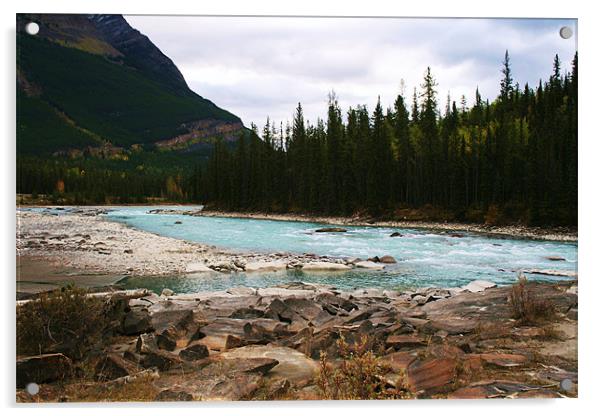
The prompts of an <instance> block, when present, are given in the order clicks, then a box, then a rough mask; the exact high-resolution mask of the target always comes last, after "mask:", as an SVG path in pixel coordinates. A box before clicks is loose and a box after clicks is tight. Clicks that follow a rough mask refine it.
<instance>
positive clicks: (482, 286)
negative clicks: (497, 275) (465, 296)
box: [462, 280, 497, 293]
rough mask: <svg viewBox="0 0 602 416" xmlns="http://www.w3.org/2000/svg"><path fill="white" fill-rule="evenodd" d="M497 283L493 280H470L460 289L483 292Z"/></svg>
mask: <svg viewBox="0 0 602 416" xmlns="http://www.w3.org/2000/svg"><path fill="white" fill-rule="evenodd" d="M496 286H497V285H496V284H495V283H493V282H488V281H486V280H475V281H473V282H470V283H469V284H467V285H466V286H464V287H462V289H466V290H468V291H469V292H471V293H476V292H483V291H484V290H486V289H491V288H493V287H496Z"/></svg>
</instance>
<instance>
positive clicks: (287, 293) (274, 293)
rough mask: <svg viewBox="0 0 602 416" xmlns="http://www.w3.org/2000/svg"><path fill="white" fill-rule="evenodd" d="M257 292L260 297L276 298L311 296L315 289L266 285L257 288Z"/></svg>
mask: <svg viewBox="0 0 602 416" xmlns="http://www.w3.org/2000/svg"><path fill="white" fill-rule="evenodd" d="M257 294H258V295H259V296H261V297H277V298H288V297H291V296H297V297H303V298H304V297H311V296H313V295H315V294H316V292H315V290H304V289H298V290H296V289H283V288H280V287H266V288H260V289H257Z"/></svg>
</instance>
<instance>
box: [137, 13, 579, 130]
mask: <svg viewBox="0 0 602 416" xmlns="http://www.w3.org/2000/svg"><path fill="white" fill-rule="evenodd" d="M126 19H127V21H128V22H129V23H130V24H131V25H132V26H133V27H134V28H136V29H138V30H140V32H142V33H143V34H145V35H147V36H148V37H149V38H150V39H151V41H153V42H154V43H155V45H157V46H158V47H159V48H160V49H161V50H162V51H163V53H165V54H166V55H167V56H169V57H170V58H171V59H172V60H173V61H174V62H175V64H176V65H177V66H178V68H179V69H180V71H181V72H182V74H183V75H184V78H186V81H187V82H188V85H189V86H190V88H192V89H193V90H194V91H195V92H197V93H198V94H200V95H202V96H203V97H206V98H208V99H210V100H211V101H213V102H214V103H215V104H217V105H218V106H220V107H222V108H225V109H227V110H229V111H231V112H232V113H234V114H236V115H238V116H239V117H241V118H242V120H243V122H244V123H245V125H247V126H249V125H250V123H251V122H254V123H255V124H257V125H259V126H260V127H261V126H263V124H265V120H266V117H267V116H269V117H270V118H271V119H272V120H274V121H275V122H276V123H277V124H278V123H279V122H280V121H283V122H286V120H291V119H292V114H293V112H294V109H295V107H296V105H297V102H301V103H302V105H303V108H304V112H305V116H306V117H307V118H308V119H310V120H311V121H312V122H313V121H315V120H316V119H317V118H318V117H324V116H325V113H326V102H327V94H328V92H329V91H331V90H334V91H335V92H336V94H337V96H338V98H339V102H340V104H341V106H342V108H343V109H344V110H346V109H347V108H348V107H349V106H356V105H357V104H366V105H368V106H369V108H370V109H372V108H373V106H374V105H375V104H376V100H377V97H378V96H379V95H380V97H381V101H382V102H383V105H384V106H385V107H387V106H391V105H392V103H393V101H394V99H395V96H396V95H397V94H398V93H399V92H400V90H401V85H402V82H401V80H402V79H403V80H404V82H403V84H404V85H405V88H404V90H405V91H404V92H405V96H406V97H408V98H409V97H411V94H412V92H413V88H414V87H418V88H419V86H420V83H421V81H422V77H423V76H424V72H425V70H426V67H427V66H430V67H431V70H432V72H433V74H434V76H435V79H436V81H437V83H438V92H439V96H438V98H439V103H440V106H442V105H443V104H444V103H445V100H446V96H447V93H448V91H449V93H450V94H451V98H452V100H456V101H458V102H459V101H460V98H461V96H462V95H463V94H464V95H466V97H467V99H468V102H469V103H472V102H473V101H474V100H473V97H474V94H475V88H476V87H477V86H478V87H479V90H480V92H481V95H482V96H483V97H485V98H489V99H493V98H495V96H496V95H497V92H498V90H499V80H500V77H501V73H500V67H501V62H502V59H503V56H504V51H505V50H506V49H507V50H508V51H509V53H510V60H511V64H512V71H513V77H514V79H515V81H519V82H520V84H521V86H522V85H524V83H525V82H528V83H529V84H530V85H536V83H537V82H538V81H539V79H540V78H543V79H546V78H548V77H549V75H550V73H551V70H552V60H553V57H554V55H555V54H558V55H559V57H560V60H561V62H562V66H563V68H562V69H563V71H567V70H568V69H569V68H570V64H571V60H572V58H573V54H574V53H575V50H576V33H577V22H576V21H575V20H553V19H541V20H533V19H528V20H526V19H525V20H521V19H393V18H391V19H383V18H345V19H334V18H271V17H256V18H250V17H201V16H195V17H182V16H126ZM562 26H569V27H571V28H572V29H573V32H574V33H575V35H573V37H572V38H571V39H569V40H564V39H562V38H561V37H560V36H559V30H560V28H561V27H562Z"/></svg>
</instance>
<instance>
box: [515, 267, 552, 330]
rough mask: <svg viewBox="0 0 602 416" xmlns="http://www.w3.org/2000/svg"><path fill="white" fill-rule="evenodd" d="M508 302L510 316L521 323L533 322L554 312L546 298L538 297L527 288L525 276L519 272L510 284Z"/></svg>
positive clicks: (543, 318)
mask: <svg viewBox="0 0 602 416" xmlns="http://www.w3.org/2000/svg"><path fill="white" fill-rule="evenodd" d="M509 303H510V306H511V308H512V317H513V318H515V319H518V320H519V321H520V323H522V324H525V325H527V324H534V323H537V322H541V321H543V320H547V319H549V318H550V317H551V316H552V315H553V314H554V312H555V311H554V305H552V304H551V303H550V302H549V301H548V300H546V299H538V298H537V297H536V296H535V295H534V294H533V292H532V291H531V290H529V288H528V284H527V278H526V277H525V276H524V275H523V274H520V275H519V277H518V282H517V283H515V284H514V285H512V288H511V290H510V297H509Z"/></svg>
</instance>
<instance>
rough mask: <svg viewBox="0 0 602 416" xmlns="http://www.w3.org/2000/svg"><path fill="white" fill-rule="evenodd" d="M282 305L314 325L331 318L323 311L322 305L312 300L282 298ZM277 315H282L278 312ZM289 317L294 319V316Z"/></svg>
mask: <svg viewBox="0 0 602 416" xmlns="http://www.w3.org/2000/svg"><path fill="white" fill-rule="evenodd" d="M284 305H286V306H287V307H288V308H289V309H290V310H292V311H293V312H294V313H295V314H297V315H299V316H301V318H303V319H305V320H307V321H310V322H313V323H314V324H315V325H322V324H323V323H325V322H326V321H328V320H330V319H332V316H331V315H330V314H329V313H327V312H326V311H324V310H323V309H322V307H321V306H320V305H319V304H318V303H316V302H314V301H313V300H309V299H298V298H288V299H285V300H284ZM279 316H282V315H280V314H279ZM287 316H288V315H287ZM291 318H292V319H294V316H291Z"/></svg>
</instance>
